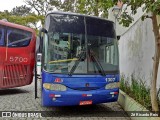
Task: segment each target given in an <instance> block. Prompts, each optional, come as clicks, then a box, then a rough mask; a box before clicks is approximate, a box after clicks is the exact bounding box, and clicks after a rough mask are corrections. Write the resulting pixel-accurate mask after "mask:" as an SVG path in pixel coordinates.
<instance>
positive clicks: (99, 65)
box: [89, 52, 106, 76]
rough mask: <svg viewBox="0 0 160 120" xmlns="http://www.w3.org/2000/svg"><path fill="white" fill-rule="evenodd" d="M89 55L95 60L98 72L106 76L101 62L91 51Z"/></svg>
mask: <svg viewBox="0 0 160 120" xmlns="http://www.w3.org/2000/svg"><path fill="white" fill-rule="evenodd" d="M89 56H90V57H91V59H92V61H93V62H95V64H96V66H97V68H98V72H99V73H101V74H102V75H103V76H106V74H105V72H104V70H103V67H102V65H101V63H100V62H99V61H98V59H97V58H96V57H95V56H94V55H93V54H92V53H91V52H90V53H89Z"/></svg>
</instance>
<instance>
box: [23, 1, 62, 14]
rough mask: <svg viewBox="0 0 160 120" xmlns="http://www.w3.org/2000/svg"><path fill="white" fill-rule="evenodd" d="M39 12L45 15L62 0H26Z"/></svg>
mask: <svg viewBox="0 0 160 120" xmlns="http://www.w3.org/2000/svg"><path fill="white" fill-rule="evenodd" d="M24 2H25V3H26V4H27V5H28V6H30V8H31V9H34V10H35V11H36V12H37V14H38V15H39V16H40V15H43V16H45V15H46V14H47V13H48V12H49V11H52V10H54V9H57V8H58V6H59V4H60V2H61V0H24Z"/></svg>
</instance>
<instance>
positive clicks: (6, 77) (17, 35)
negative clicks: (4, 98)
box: [0, 20, 36, 89]
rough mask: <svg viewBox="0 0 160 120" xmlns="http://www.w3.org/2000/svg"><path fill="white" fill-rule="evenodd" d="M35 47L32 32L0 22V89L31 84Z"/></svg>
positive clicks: (26, 28)
mask: <svg viewBox="0 0 160 120" xmlns="http://www.w3.org/2000/svg"><path fill="white" fill-rule="evenodd" d="M35 46H36V33H35V31H34V30H32V29H31V28H28V27H25V26H21V25H18V24H13V23H10V22H7V21H4V20H0V89H3V88H13V87H20V86H24V85H28V84H31V82H32V79H33V70H34V64H35Z"/></svg>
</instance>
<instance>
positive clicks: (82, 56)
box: [68, 50, 86, 76]
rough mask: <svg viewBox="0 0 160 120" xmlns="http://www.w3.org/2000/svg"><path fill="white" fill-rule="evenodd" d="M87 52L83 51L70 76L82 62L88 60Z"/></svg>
mask: <svg viewBox="0 0 160 120" xmlns="http://www.w3.org/2000/svg"><path fill="white" fill-rule="evenodd" d="M85 53H86V51H85V50H83V51H81V53H80V55H79V57H78V60H77V61H76V62H75V64H74V65H73V67H72V68H71V70H70V72H69V74H68V75H69V76H71V75H72V73H73V72H74V71H75V70H76V68H77V66H78V65H79V63H80V61H84V60H85V59H86V54H85Z"/></svg>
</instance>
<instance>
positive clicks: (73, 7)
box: [60, 0, 115, 18]
mask: <svg viewBox="0 0 160 120" xmlns="http://www.w3.org/2000/svg"><path fill="white" fill-rule="evenodd" d="M114 3H115V2H114V1H113V0H65V1H64V2H63V3H62V2H61V6H60V8H61V9H62V10H63V11H70V12H76V13H82V14H88V15H94V16H99V17H103V18H107V16H108V9H109V8H111V7H112V6H113V5H114Z"/></svg>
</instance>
